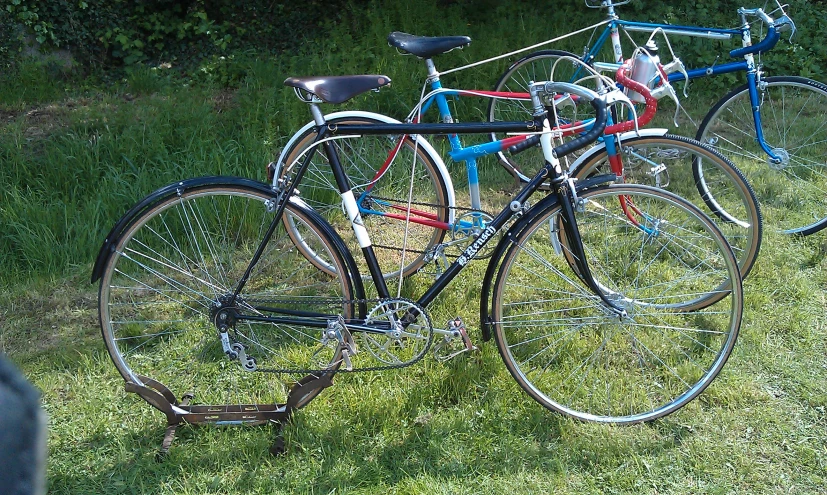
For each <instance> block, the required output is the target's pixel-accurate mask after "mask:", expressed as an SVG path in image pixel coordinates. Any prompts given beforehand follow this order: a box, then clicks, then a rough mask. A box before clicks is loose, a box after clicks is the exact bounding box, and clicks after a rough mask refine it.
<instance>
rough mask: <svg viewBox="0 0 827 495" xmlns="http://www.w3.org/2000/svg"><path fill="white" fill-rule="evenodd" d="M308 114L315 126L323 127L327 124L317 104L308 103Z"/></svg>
mask: <svg viewBox="0 0 827 495" xmlns="http://www.w3.org/2000/svg"><path fill="white" fill-rule="evenodd" d="M310 113H311V114H312V115H313V121H314V122H316V125H325V123H326V122H327V121H326V120H325V118H324V114H323V113H322V110H321V109H320V108H319V104H318V103H310Z"/></svg>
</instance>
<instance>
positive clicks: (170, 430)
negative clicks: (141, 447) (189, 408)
mask: <svg viewBox="0 0 827 495" xmlns="http://www.w3.org/2000/svg"><path fill="white" fill-rule="evenodd" d="M192 398H193V395H192V394H184V397H182V398H181V402H179V405H181V406H186V405H188V404H189V402H190V400H192ZM180 424H181V422H180V421H177V422H174V423H173V422H168V423H167V429H166V431H164V441H163V442H161V449H160V450H158V452H157V453H156V454H155V460H156V461H158V462H160V461H163V460H164V459H166V457H167V455H169V448H170V447H172V441H173V440H175V432H176V431H177V430H178V426H179V425H180Z"/></svg>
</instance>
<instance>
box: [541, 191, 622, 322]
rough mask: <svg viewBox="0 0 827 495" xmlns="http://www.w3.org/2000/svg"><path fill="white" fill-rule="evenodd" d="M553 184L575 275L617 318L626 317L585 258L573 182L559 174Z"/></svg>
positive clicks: (578, 205)
mask: <svg viewBox="0 0 827 495" xmlns="http://www.w3.org/2000/svg"><path fill="white" fill-rule="evenodd" d="M552 183H553V184H555V187H554V191H555V194H556V195H557V201H558V202H559V204H560V209H561V211H560V219H561V221H562V230H563V235H565V236H566V243H567V245H568V248H569V250H570V256H571V257H572V258H574V260H573V261H574V267H573V268H575V269H576V270H575V272H576V274H577V276H578V277H579V278H580V280H582V281H583V283H584V284H586V286H587V287H588V288H589V289H591V291H592V292H594V293H595V294H597V296H598V297H599V298H600V300H601V301H603V303H604V304H605V305H606V306H607V307H608V309H609V310H610V311H612V312H613V313H615V315H617V316H618V318H624V317H626V315H627V313H626V310H625V309H624V308H622V307H620V306H618V305H617V304H616V303H615V302H613V301H611V300H610V299H609V297H608V296H607V295H606V294H605V293H604V291H603V289H602V288H601V287H600V285H599V284H598V283H597V281H596V280H595V279H594V276H593V275H592V272H591V269H590V268H589V263H588V261H587V259H586V252H585V250H584V249H583V239H582V238H581V237H580V229H579V227H578V226H577V219H576V218H575V215H574V213H575V210H576V209H577V208H580V207H581V206H580V204H579V200H578V198H577V193H576V190H575V188H574V183H573V181H572V180H570V179H569V178H568V176H566V175H562V176H559V177H557V178H555V179H553V180H552Z"/></svg>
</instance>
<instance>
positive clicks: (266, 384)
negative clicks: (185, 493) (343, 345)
mask: <svg viewBox="0 0 827 495" xmlns="http://www.w3.org/2000/svg"><path fill="white" fill-rule="evenodd" d="M182 189H183V190H182V191H181V193H180V194H172V195H170V196H169V197H166V198H164V199H162V200H160V201H158V202H157V203H155V204H154V205H152V206H151V207H149V208H147V209H146V210H145V211H144V212H143V213H141V214H140V216H139V217H137V218H136V219H135V220H134V221H133V222H131V224H130V225H129V226H128V227H127V228H126V230H125V231H124V232H123V234H122V235H121V236H120V238H119V239H118V240H117V241H116V243H115V244H114V251H113V252H112V254H111V256H110V257H109V259H108V261H107V263H106V265H105V268H104V272H103V277H102V279H101V286H100V299H99V310H100V319H101V329H102V332H103V338H104V341H105V342H106V347H107V350H108V351H109V354H110V356H111V357H112V360H113V361H114V363H115V366H116V367H117V369H118V371H119V372H120V373H121V375H122V376H123V377H124V379H125V380H126V381H127V382H132V383H135V384H138V385H146V384H151V382H150V381H149V380H155V381H157V382H160V383H161V384H163V385H165V386H166V387H168V388H169V389H170V390H171V391H172V393H173V394H175V396H176V397H178V398H180V397H182V396H183V395H184V394H189V393H191V394H193V396H194V397H193V399H192V402H191V404H192V405H198V404H206V405H216V406H220V407H225V408H226V410H227V411H232V410H233V409H232V406H239V405H245V404H246V405H255V404H276V403H281V402H283V401H284V400H285V399H286V393H287V387H289V386H290V385H291V384H292V383H295V382H296V381H298V380H300V379H301V378H302V377H304V376H305V375H308V374H310V375H316V376H319V374H320V373H330V372H334V371H335V370H336V369H338V367H339V365H340V361H341V352H340V350H339V348H338V343H337V342H336V341H335V339H334V340H330V339H326V338H325V336H324V332H323V330H324V327H325V323H326V322H327V321H329V320H334V321H335V320H336V318H337V317H338V316H339V315H341V316H343V317H345V318H350V317H351V316H353V312H354V308H353V302H352V301H353V300H354V299H358V297H354V293H353V288H352V284H351V281H350V279H349V278H348V277H349V275H348V273H349V272H348V270H347V266H346V264H345V261H344V259H343V257H342V255H341V254H340V252H339V250H338V248H337V246H336V243H335V241H333V240H331V238H330V237H329V236H328V234H327V232H326V230H325V227H323V226H322V224H321V222H322V221H321V219H320V218H319V217H318V216H317V215H316V214H314V213H313V212H311V211H309V210H305V209H303V208H300V207H297V206H294V205H292V204H290V205H288V206H287V209H286V210H285V216H288V217H290V218H291V222H292V225H293V226H294V228H295V229H297V231H298V232H299V233H300V235H301V236H302V239H303V241H304V242H305V243H306V245H307V246H312V248H313V249H314V250H315V251H316V252H317V253H319V257H322V258H323V259H325V260H326V263H328V264H329V265H330V266H331V267H333V268H334V270H332V271H331V272H326V271H323V270H319V269H318V268H317V267H316V266H314V265H313V264H312V263H310V262H308V260H307V258H306V257H305V256H304V255H303V254H302V253H300V252H299V250H298V249H296V247H295V245H294V243H293V241H292V240H291V239H290V237H289V236H287V234H286V232H285V229H284V228H283V224H282V222H279V224H278V225H279V227H278V228H277V229H276V231H275V233H274V234H273V237H272V238H271V240H270V242H269V243H268V244H267V246H266V248H265V250H264V253H263V256H262V258H261V260H260V261H259V262H258V263H257V264H256V265H255V267H254V268H253V270H252V272H251V274H250V277H249V279H248V281H247V284H246V285H245V286H244V289H243V290H242V291H241V293H240V294H239V295H238V298H237V299H235V300H234V302H233V298H232V297H231V296H232V294H233V292H234V290H235V288H236V287H237V285H238V282H239V280H240V279H241V277H242V275H243V274H244V273H245V270H246V269H247V267H248V265H249V262H250V260H251V259H252V256H253V253H254V252H255V250H256V249H257V248H258V247H259V244H260V242H261V240H262V239H263V235H264V232H265V231H266V230H267V228H268V227H269V226H270V225H271V223H272V221H273V214H272V213H271V212H268V208H267V204H265V203H266V202H267V201H268V200H271V199H272V194H268V193H267V192H266V191H267V190H266V188H255V187H251V186H245V185H239V184H232V183H226V184H212V185H206V186H200V187H193V188H190V189H186V188H182ZM327 228H329V227H327ZM265 316H282V317H285V316H290V318H283V320H282V321H281V322H278V323H275V322H268V321H255V320H250V319H246V318H245V317H254V318H255V317H265ZM314 323H315V324H314ZM219 324H226V326H227V331H226V333H225V334H224V337H226V338H227V339H228V343H229V344H230V345H231V346H232V350H233V352H236V353H237V354H244V355H246V356H247V357H248V359H247V360H241V359H238V358H237V359H230V358H229V357H228V356H227V355H225V349H224V347H223V346H222V336H221V333H219V331H218V327H219ZM242 351H243V352H242ZM268 370H269V371H276V370H278V371H280V373H273V372H267V371H268ZM304 370H317V371H316V372H306V371H304ZM283 379H286V382H287V383H284V382H282V380H283ZM316 393H318V391H316V392H314V393H311V394H310V395H309V396H306V397H303V398H302V399H301V401H300V403H299V404H298V406H299V407H300V406H302V405H304V404H305V403H306V402H307V401H309V400H310V399H312V398H313V396H315V394H316ZM220 407H219V410H221V409H220Z"/></svg>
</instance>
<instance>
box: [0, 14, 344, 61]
mask: <svg viewBox="0 0 827 495" xmlns="http://www.w3.org/2000/svg"><path fill="white" fill-rule="evenodd" d="M342 3H343V2H341V1H339V2H335V1H334V2H326V3H323V2H321V1H316V0H312V1H309V2H303V3H302V6H301V8H296V7H294V6H291V5H283V4H281V3H280V2H272V1H266V0H254V1H250V2H232V1H229V0H186V1H182V2H163V1H160V0H155V1H142V0H88V1H84V0H9V3H8V4H7V5H6V6H5V8H3V9H2V10H3V13H2V15H0V24H2V25H4V26H5V25H8V26H20V27H22V28H23V29H24V30H25V33H26V34H29V35H31V36H33V38H34V39H35V40H36V41H37V42H38V43H39V44H41V45H43V46H44V47H47V48H48V47H71V48H72V51H73V53H75V55H76V56H78V57H80V58H81V59H82V60H84V61H86V62H94V63H101V64H104V65H107V66H109V65H121V64H123V65H127V66H129V65H134V64H138V63H142V62H162V61H170V60H176V59H179V60H191V59H195V60H198V59H201V58H204V57H209V56H211V55H213V54H219V53H225V52H227V51H228V50H231V49H238V48H239V47H240V46H245V45H250V44H251V43H252V46H255V47H256V48H258V49H260V50H273V49H285V48H288V47H295V46H297V44H298V43H299V42H301V41H302V40H303V39H304V37H305V36H306V35H307V34H310V33H312V32H313V29H312V28H313V27H315V25H316V24H317V23H320V22H322V19H325V18H327V17H328V16H330V17H333V18H335V17H336V16H335V15H332V16H331V12H337V11H339V9H337V8H336V7H340V6H341V5H342ZM13 32H14V30H12V29H9V30H5V29H4V30H3V34H2V35H0V50H2V49H3V48H2V47H3V46H5V47H6V48H5V51H7V52H10V51H13V50H12V46H13V45H14V41H15V40H16V39H18V38H19V36H16V35H14V34H13ZM284 33H291V36H285V35H284ZM294 33H300V34H299V35H298V36H296V35H294ZM14 46H15V47H17V45H14Z"/></svg>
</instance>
